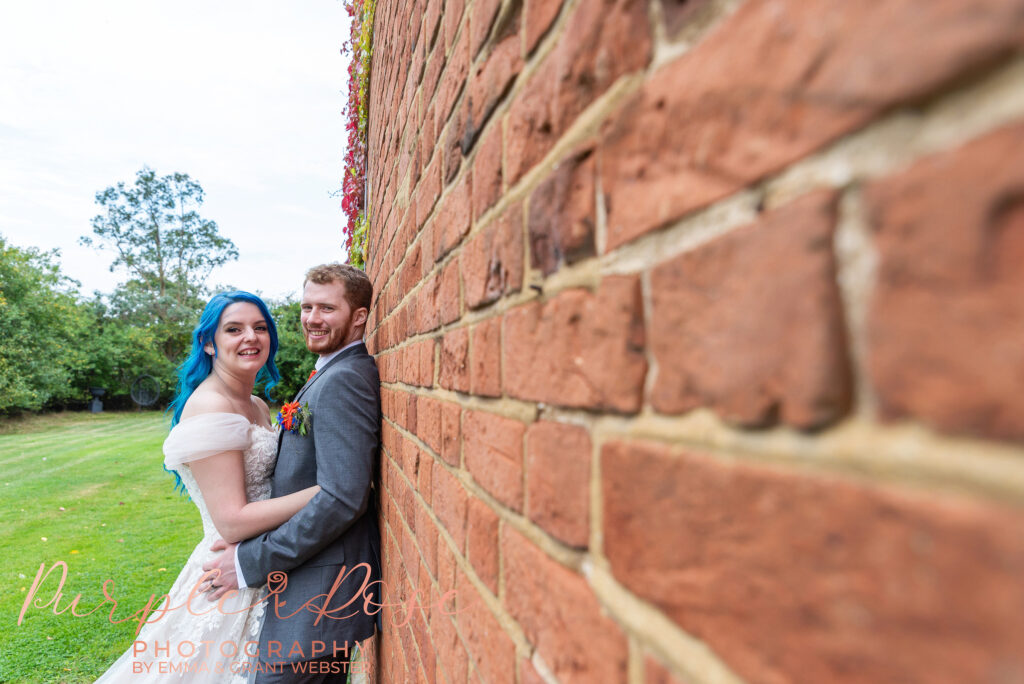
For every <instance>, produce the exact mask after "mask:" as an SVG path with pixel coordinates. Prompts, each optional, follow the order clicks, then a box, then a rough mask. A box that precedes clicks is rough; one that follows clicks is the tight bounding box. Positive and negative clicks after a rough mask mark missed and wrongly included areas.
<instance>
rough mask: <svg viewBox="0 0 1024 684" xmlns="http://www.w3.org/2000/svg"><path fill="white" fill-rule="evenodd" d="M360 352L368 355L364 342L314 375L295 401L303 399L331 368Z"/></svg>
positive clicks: (349, 349)
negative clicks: (308, 390) (307, 391)
mask: <svg viewBox="0 0 1024 684" xmlns="http://www.w3.org/2000/svg"><path fill="white" fill-rule="evenodd" d="M360 352H362V353H364V354H365V353H366V345H365V344H363V343H362V342H360V343H359V344H357V345H355V346H353V347H349V348H348V349H346V350H345V351H343V352H341V353H340V354H338V355H337V356H335V357H334V358H333V359H331V360H330V361H328V362H327V364H326V365H325V366H324V367H323V368H321V369H320V370H318V371H317V372H316V375H314V376H313V377H311V378H310V379H309V380H307V381H306V384H305V385H303V386H302V389H300V390H299V393H298V394H296V395H295V399H293V401H298V400H299V399H301V398H302V395H303V394H305V393H306V390H307V389H309V388H310V387H312V386H313V383H314V382H316V381H317V380H318V379H319V378H322V377H323V375H324V373H326V372H327V370H328V369H329V368H330V367H331V366H333V365H335V364H336V363H338V362H339V361H341V360H342V359H347V358H348V357H350V356H354V355H355V354H358V353H360Z"/></svg>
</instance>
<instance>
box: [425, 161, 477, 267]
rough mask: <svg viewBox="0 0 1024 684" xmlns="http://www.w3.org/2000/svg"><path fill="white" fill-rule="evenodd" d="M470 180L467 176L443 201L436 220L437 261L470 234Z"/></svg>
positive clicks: (435, 254) (435, 247)
mask: <svg viewBox="0 0 1024 684" xmlns="http://www.w3.org/2000/svg"><path fill="white" fill-rule="evenodd" d="M469 178H470V175H469V174H465V175H464V176H463V177H462V179H461V180H459V181H458V183H457V184H456V185H455V186H454V187H453V188H452V189H451V191H450V192H449V194H448V195H447V196H445V198H444V199H443V200H441V207H440V208H439V209H438V210H437V217H436V218H435V219H434V260H435V261H440V260H441V259H442V258H443V257H444V256H445V255H446V254H448V252H450V251H451V250H452V248H453V247H455V245H456V244H458V242H459V241H460V240H461V239H462V237H463V236H464V235H465V234H466V233H468V232H469V223H470V215H471V214H472V206H471V199H470V184H469Z"/></svg>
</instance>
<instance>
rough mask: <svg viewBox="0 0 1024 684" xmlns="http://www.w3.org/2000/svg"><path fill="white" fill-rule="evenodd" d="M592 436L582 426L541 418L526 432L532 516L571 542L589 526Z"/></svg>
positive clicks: (580, 542)
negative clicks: (542, 419)
mask: <svg viewBox="0 0 1024 684" xmlns="http://www.w3.org/2000/svg"><path fill="white" fill-rule="evenodd" d="M590 453H591V442H590V435H589V434H587V431H586V430H585V429H583V428H581V427H578V426H575V425H564V424H561V423H552V422H547V421H542V422H538V423H534V424H533V425H531V426H530V428H529V430H528V431H527V433H526V492H527V494H526V496H527V500H528V501H529V505H528V508H527V515H529V517H530V520H532V521H533V522H535V523H537V524H538V525H540V526H541V527H542V528H544V529H545V530H547V531H548V532H549V533H550V534H551V535H553V536H554V537H556V538H558V539H559V540H561V541H563V542H565V543H566V544H569V545H570V546H578V547H584V546H586V545H587V538H588V535H589V531H590V524H589V521H590V486H589V485H590Z"/></svg>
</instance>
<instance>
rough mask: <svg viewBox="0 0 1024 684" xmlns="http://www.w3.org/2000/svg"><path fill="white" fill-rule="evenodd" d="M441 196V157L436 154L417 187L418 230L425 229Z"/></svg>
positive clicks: (415, 201) (415, 200) (414, 201)
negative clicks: (428, 218) (424, 226)
mask: <svg viewBox="0 0 1024 684" xmlns="http://www.w3.org/2000/svg"><path fill="white" fill-rule="evenodd" d="M440 195H441V155H440V154H437V153H435V154H434V156H433V158H432V159H431V161H430V164H429V165H428V166H427V167H426V168H425V169H424V170H423V176H422V177H421V178H420V183H419V185H417V186H416V192H415V199H414V200H413V204H414V205H415V207H416V230H420V229H421V228H423V224H424V223H425V222H426V220H427V217H428V216H430V212H431V210H432V209H433V208H434V203H435V202H436V201H437V198H438V197H439V196H440Z"/></svg>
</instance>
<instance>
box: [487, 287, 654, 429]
mask: <svg viewBox="0 0 1024 684" xmlns="http://www.w3.org/2000/svg"><path fill="white" fill-rule="evenodd" d="M502 335H503V338H504V345H505V348H504V355H503V357H502V364H503V366H504V369H505V370H504V372H505V389H506V391H507V392H508V393H509V394H510V395H512V396H514V397H518V398H521V399H529V400H534V401H543V402H548V403H552V404H558V405H562V406H584V407H590V408H595V409H604V410H610V411H621V412H631V411H636V410H638V409H639V408H640V400H641V395H642V390H643V381H644V376H645V374H646V372H647V360H646V359H645V357H644V329H643V312H642V304H641V301H640V283H639V281H638V280H637V279H636V278H631V277H620V276H613V277H607V278H605V279H604V280H603V281H602V282H601V286H600V288H599V289H598V291H597V292H596V293H590V292H586V291H583V290H570V291H566V292H563V293H560V294H558V295H556V296H555V297H554V298H552V299H551V300H549V301H547V302H543V303H542V302H532V303H530V304H526V305H524V306H520V307H517V308H515V309H513V310H512V311H510V312H509V313H507V314H505V321H504V325H503V332H502ZM538 349H543V350H544V353H542V354H537V353H535V350H538ZM609 359H616V363H615V364H614V365H613V364H610V363H608V360H609Z"/></svg>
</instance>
